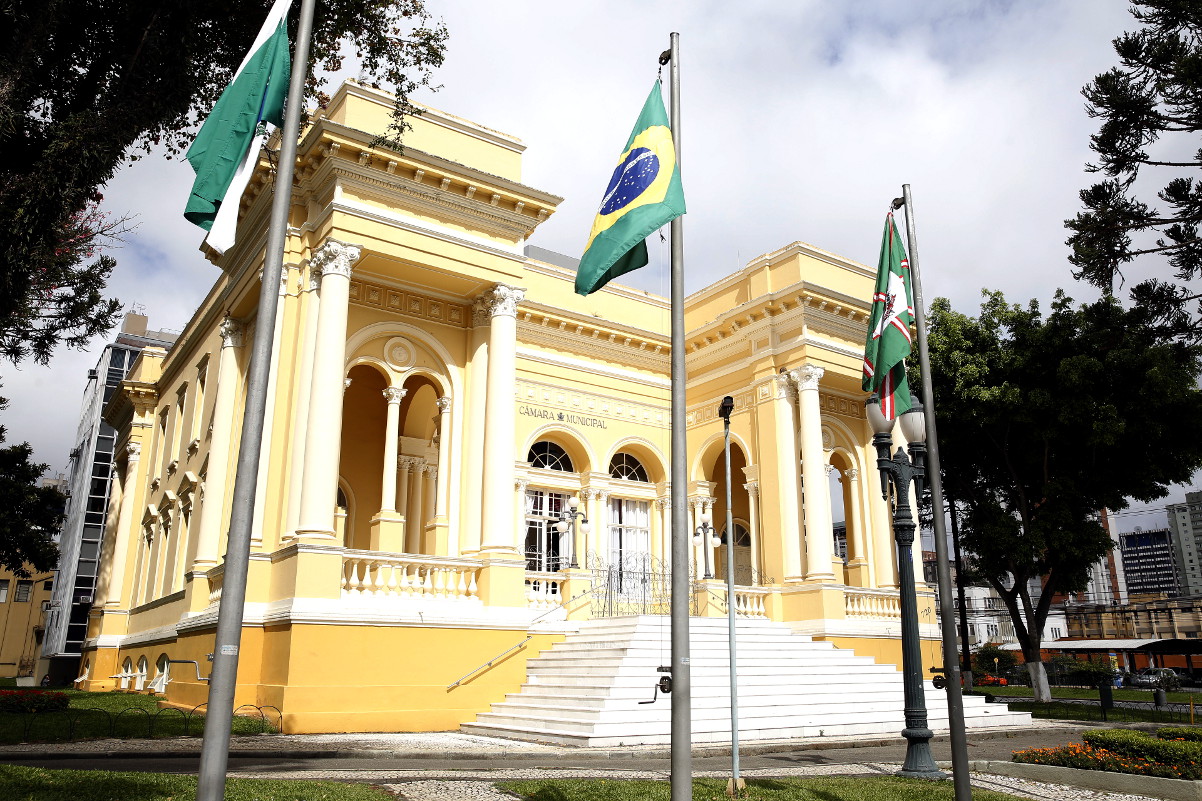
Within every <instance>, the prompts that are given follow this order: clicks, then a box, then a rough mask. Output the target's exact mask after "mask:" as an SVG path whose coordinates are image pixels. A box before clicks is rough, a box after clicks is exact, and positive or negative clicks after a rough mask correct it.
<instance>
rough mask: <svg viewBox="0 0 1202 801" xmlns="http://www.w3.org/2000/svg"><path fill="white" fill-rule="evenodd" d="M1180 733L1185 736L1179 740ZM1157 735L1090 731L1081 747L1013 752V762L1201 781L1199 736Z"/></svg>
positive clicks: (1170, 731) (1167, 731)
mask: <svg viewBox="0 0 1202 801" xmlns="http://www.w3.org/2000/svg"><path fill="white" fill-rule="evenodd" d="M1183 731H1184V732H1187V734H1186V736H1181V735H1182V732H1183ZM1157 734H1158V735H1160V736H1153V735H1151V734H1146V733H1144V732H1141V731H1133V730H1130V729H1102V730H1099V731H1091V732H1086V733H1085V734H1084V735H1083V736H1082V738H1081V739H1082V740H1084V742H1082V743H1069V744H1068V745H1062V746H1057V747H1055V748H1030V749H1027V750H1026V751H1015V752H1014V761H1015V762H1026V763H1029V764H1035V765H1057V766H1059V767H1064V768H1083V769H1086V770H1109V771H1114V772H1117V773H1134V774H1138V775H1141V776H1161V777H1164V778H1167V779H1202V741H1200V740H1202V733H1199V732H1198V731H1197V730H1194V729H1185V730H1182V729H1160V730H1158V731H1157ZM1166 735H1167V736H1166ZM1187 737H1188V739H1187Z"/></svg>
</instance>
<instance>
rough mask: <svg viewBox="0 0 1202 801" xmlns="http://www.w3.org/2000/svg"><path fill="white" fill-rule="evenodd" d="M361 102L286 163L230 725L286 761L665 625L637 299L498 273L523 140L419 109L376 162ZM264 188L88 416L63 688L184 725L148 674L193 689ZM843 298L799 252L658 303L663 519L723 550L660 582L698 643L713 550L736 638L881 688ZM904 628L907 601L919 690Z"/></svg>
mask: <svg viewBox="0 0 1202 801" xmlns="http://www.w3.org/2000/svg"><path fill="white" fill-rule="evenodd" d="M391 104H392V99H391V97H389V96H388V95H386V94H385V93H383V92H380V91H378V90H374V89H371V88H367V87H364V86H360V85H358V84H355V83H353V82H352V83H347V84H344V85H343V86H342V87H340V88H339V90H338V91H337V92H336V93H335V95H334V97H333V98H332V100H331V102H330V104H329V106H328V108H327V109H326V110H325V111H324V112H323V113H322V114H321V115H319V116H318V117H317V118H316V119H315V120H314V121H313V124H312V125H311V126H310V128H309V129H308V131H307V132H306V134H305V136H304V137H303V140H302V142H301V147H300V152H299V159H300V162H299V165H300V166H299V167H298V184H297V189H296V191H295V193H294V196H293V198H294V203H293V206H292V210H291V214H292V219H291V220H290V232H289V235H288V237H287V241H286V248H285V266H286V270H285V275H284V276H283V278H282V281H281V284H280V287H279V294H278V301H277V314H276V322H275V326H274V329H273V331H272V332H271V336H272V338H273V341H274V347H273V353H272V364H271V376H272V378H271V382H270V385H269V387H268V410H267V419H266V421H265V424H264V427H263V430H262V437H263V445H262V450H261V460H260V472H259V475H258V476H256V477H255V481H256V485H257V487H258V492H257V496H256V506H255V509H254V516H253V525H252V543H251V555H250V569H249V577H248V588H247V599H246V607H245V610H244V612H245V621H246V622H245V626H244V628H243V635H242V646H241V655H240V661H239V686H238V696H237V697H238V703H240V704H241V703H253V704H259V705H267V704H270V705H272V706H275V707H278V708H279V709H281V710H283V715H284V725H285V728H286V729H287V730H289V731H356V730H358V731H370V730H398V729H399V730H405V729H411V730H440V729H447V728H454V727H455V726H457V725H458V724H460V723H462V722H464V721H467V720H471V719H472V718H473V717H474V716H475V714H476V713H478V712H480V711H483V710H484V709H486V708H487V707H488V705H489V704H490V703H491V702H493V701H496V700H499V699H500V698H502V697H503V695H504V694H505V693H506V692H512V691H514V690H516V689H517V687H518V686H519V685H520V683H521V681H522V680H523V679H524V676H525V663H526V660H527V659H528V658H529V657H530V656H532V655H535V654H537V653H538V652H539V651H540V650H542V649H544V648H546V647H547V646H549V645H550V644H552V643H553V642H555V641H557V640H559V639H562V637H564V636H565V634H567V633H568V632H571V631H572V630H574V629H575V628H576V627H577V626H578V625H579V622H580V621H581V620H585V619H588V618H590V617H598V616H609V615H627V614H634V613H650V614H665V613H666V612H667V611H668V606H667V600H668V595H667V576H668V575H669V570H670V567H671V565H670V560H671V551H672V549H671V547H670V528H671V515H672V510H671V509H670V504H669V498H670V487H669V484H668V478H669V476H668V454H669V452H670V432H669V396H670V386H671V382H670V376H669V349H670V342H669V329H670V314H669V304H668V302H667V300H666V299H664V298H660V297H657V296H655V295H652V294H650V293H647V292H643V291H640V290H634V289H631V288H628V287H625V286H622V285H620V284H616V283H615V284H611V285H609V286H607V287H606V288H605V289H604V290H602V291H600V292H597V293H595V294H594V295H591V296H589V297H587V298H581V297H579V296H577V295H575V294H574V292H573V280H574V277H575V270H574V262H573V261H572V260H571V259H568V258H566V257H561V256H555V255H554V254H548V253H546V252H545V251H539V250H537V249H534V248H530V247H529V246H528V245H527V239H528V238H529V237H530V236H531V235H532V234H533V232H534V231H535V230H536V228H537V227H538V225H539V223H540V222H542V221H543V220H544V219H546V218H547V217H548V216H550V215H551V214H552V213H554V211H555V208H556V206H557V205H558V203H559V202H560V201H561V198H559V197H556V196H555V195H552V194H550V193H547V192H544V191H542V190H538V189H535V188H533V187H529V186H526V185H524V184H522V183H521V172H520V166H521V156H522V153H523V151H524V146H523V145H522V144H521V143H520V141H518V140H517V139H515V138H513V137H510V136H508V135H505V134H501V133H498V132H496V131H492V130H489V129H487V128H484V127H482V126H479V125H476V124H475V123H471V122H469V121H466V120H462V119H459V118H456V117H453V116H451V115H448V114H445V113H443V112H440V111H438V110H435V109H428V110H426V112H425V113H424V114H423V115H422V116H420V117H416V118H414V119H413V126H414V128H413V131H412V132H411V133H410V134H407V135H406V145H405V149H404V152H403V153H399V152H394V151H389V150H384V149H381V148H379V147H378V146H376V131H377V128H378V126H379V125H380V124H382V121H383V120H384V119H385V118H386V115H387V111H388V109H389V108H391ZM262 166H263V168H264V171H265V173H264V175H266V170H267V166H268V165H267V164H266V162H264V164H263V165H262ZM268 184H269V181H268V180H267V179H266V177H263V178H261V179H259V180H256V181H254V182H252V186H251V188H250V189H249V190H248V193H247V195H246V197H244V199H243V207H242V216H241V221H240V232H241V233H240V238H239V242H238V244H237V245H235V246H234V247H233V248H232V249H230V250H229V251H227V252H226V254H225V255H224V256H222V257H221V258H215V259H214V264H215V265H216V267H217V269H218V270H219V277H218V279H217V281H216V283H215V284H214V286H213V288H212V290H211V291H210V293H209V295H208V297H207V298H206V299H205V301H204V302H203V304H202V305H201V307H200V308H199V309H198V310H197V312H196V314H195V315H194V317H193V318H192V320H191V321H190V322H189V324H188V326H187V328H186V329H185V330H184V332H183V334H182V335H181V336H180V338H179V339H178V341H177V342H176V343H175V344H174V346H173V347H172V349H171V352H170V353H167V352H165V351H164V350H162V349H160V348H154V347H149V348H146V349H144V350H143V351H142V354H141V357H140V359H139V360H138V362H137V363H136V364H135V366H134V368H133V369H132V370H131V372H130V374H129V376H128V377H127V378H126V379H125V380H124V381H123V382H122V383H121V387H120V390H119V391H118V392H117V393H116V394H115V395H114V396H113V398H112V399H111V400H110V401H109V403H108V405H107V407H106V409H105V418H106V420H108V422H109V423H110V424H111V425H112V426H113V427H114V429H115V430H116V432H117V437H116V443H115V446H116V450H115V454H116V458H115V481H114V487H113V490H112V500H111V501H110V510H111V513H110V515H109V525H108V527H107V528H106V533H105V540H104V547H103V551H102V553H103V558H102V567H101V572H100V578H99V582H98V587H97V591H96V598H95V603H94V605H93V607H92V610H91V617H90V622H89V631H88V640H87V642H86V643H85V646H84V662H83V665H82V666H81V671H82V673H83V674H85V675H86V676H87V678H86V680H85V681H84V682H82V684H83V685H84V686H85V687H87V688H89V689H107V688H112V687H116V686H120V685H121V683H122V682H125V683H126V684H129V683H131V682H132V688H133V689H137V688H138V687H142V688H143V689H149V688H150V687H152V686H154V687H156V688H163V691H164V694H165V696H166V699H167V700H168V702H169V703H173V704H178V705H180V706H189V707H190V706H193V705H195V704H197V703H201V702H202V701H204V700H205V693H206V689H207V688H206V686H205V685H204V684H203V683H201V682H197V681H196V680H195V677H194V676H193V675H189V674H191V669H190V667H189V666H187V665H185V666H184V668H185V670H187V673H180V672H179V671H174V672H173V671H172V670H171V663H170V662H169V660H195V661H196V662H198V663H199V664H200V665H201V667H202V670H204V671H205V672H206V674H207V668H208V662H207V659H206V655H207V654H208V653H210V652H211V651H212V650H213V633H214V627H215V621H216V611H217V606H218V603H219V601H220V598H221V591H222V584H223V569H224V568H223V564H222V561H221V556H222V554H223V553H224V548H225V544H224V538H225V535H226V531H227V528H228V525H229V522H228V521H229V518H230V499H231V495H232V491H233V485H234V481H235V479H236V476H235V467H236V464H235V462H236V456H237V451H238V443H239V437H240V432H241V409H242V406H243V400H244V399H243V395H244V392H245V380H246V368H247V355H248V350H249V343H250V342H251V341H252V340H253V337H254V333H255V328H256V319H255V309H256V308H257V299H258V293H259V270H260V267H261V265H262V248H263V237H264V226H265V225H266V219H267V214H268V206H269V203H270V194H271V193H270V192H269V191H264V187H265V186H267V185H268ZM874 274H875V270H873V269H871V268H868V267H866V266H864V265H860V264H857V263H855V262H852V261H849V260H847V259H844V258H842V257H839V256H837V255H835V254H832V253H828V252H825V251H822V250H820V249H818V248H815V247H813V246H810V245H807V244H804V243H800V242H798V243H793V244H791V245H788V246H786V247H783V248H781V249H779V250H777V251H774V252H772V253H767V254H764V255H763V256H760V257H757V258H756V259H754V260H752V261H751V262H750V263H749V264H748V265H746V266H745V267H744V268H742V269H741V270H739V271H738V272H736V273H734V274H733V275H731V276H729V277H727V278H724V279H722V280H721V281H719V282H717V283H715V284H713V285H711V286H709V287H706V288H705V289H702V290H700V291H698V292H696V293H694V294H693V295H691V296H689V298H688V299H687V300H686V303H685V326H686V329H687V331H688V337H687V343H686V349H687V353H686V362H687V364H688V371H689V377H688V383H687V403H688V408H687V410H686V428H687V431H686V434H687V441H688V465H687V474H688V486H687V487H686V488H685V489H686V491H687V498H688V506H687V509H686V510H684V511H685V513H686V514H687V515H688V518H689V520H688V528H689V530H690V531H692V530H695V529H696V528H697V527H698V526H699V525H700V523H701V522H702V520H703V519H709V518H712V519H713V520H714V521H717V522H716V523H715V524H714V525H715V526H716V527H717V529H718V533H719V535H720V536H719V537H718V541H717V543H716V544H715V542H714V538H712V537H699V538H697V541H696V542H695V543H693V544H692V545H691V546H690V564H689V565H688V566H687V567H688V569H689V571H690V572H691V573H692V575H693V598H692V611H693V613H694V614H696V615H709V616H725V614H726V607H725V603H726V599H725V582H724V581H723V577H724V576H725V562H726V559H725V557H726V550H725V549H726V548H727V547H728V544H729V547H731V548H733V549H734V550H733V556H734V557H735V565H736V567H735V571H736V575H735V579H736V585H737V586H736V591H735V597H734V599H733V603H734V604H735V607H736V611H737V613H738V614H739V615H741V616H745V617H750V618H760V619H773V620H778V621H785V622H787V623H788V624H789V625H790V626H792V627H793V628H794V629H795V630H797V631H799V632H802V633H805V634H809V635H811V636H813V637H814V638H816V639H821V640H827V641H830V642H833V643H836V644H838V645H841V646H846V647H850V648H853V649H855V650H856V651H857V652H858V653H862V654H865V655H870V656H873V657H876V658H878V659H880V660H882V661H884V662H887V663H890V664H895V665H897V664H900V646H899V641H898V636H899V630H900V616H899V604H898V585H897V566H896V549H895V546H894V542H893V538H892V536H891V534H890V528H889V519H888V514H889V513H888V510H887V508H886V506H885V504H884V502H883V501H882V500H881V497H882V495H881V487H880V477H879V474H878V471H877V470H875V469H873V468H874V465H875V459H876V456H875V453H874V452H873V451H872V448H871V445H870V441H871V434H870V431H869V429H868V426H867V423H866V420H865V415H864V401H865V395H864V393H863V392H862V390H861V389H860V373H861V363H862V348H863V341H864V338H865V334H866V328H867V320H868V314H867V313H868V302H869V299H870V297H871V294H872V286H873V279H874ZM725 395H730V396H732V397H733V398H734V400H735V411H734V414H733V415H732V417H731V442H732V448H731V451H732V452H731V470H730V475H729V476H728V475H726V470H725V463H724V460H723V435H722V422H721V420H720V419H719V418H718V416H717V414H716V410H717V407H718V404H719V402H720V401H721V399H722V398H723V396H725ZM898 444H901V443H900V441H899V443H898ZM828 476H834V477H836V479H837V483H836V484H834V487H835V493H837V494H838V495H839V496H841V500H842V505H843V509H844V516H845V519H846V524H845V525H846V533H845V541H846V554H845V556H841V555H840V554H839V553H837V552H836V546H835V538H834V522H833V521H834V512H833V509H834V506H835V504H834V503H833V498H832V492H831V487H832V483H831V480H830V479H829V478H828ZM803 482H804V487H805V488H806V489H805V490H804V491H803ZM728 485H729V488H730V496H731V509H730V512H731V516H732V517H733V520H734V531H733V532H732V534H731V536H727V532H725V531H724V529H725V520H726V513H727V509H726V505H725V504H726V501H725V498H726V495H727V487H728ZM810 488H813V489H810ZM573 504H574V505H575V511H574V516H570V515H568V514H567V512H570V511H571V510H572V508H573ZM586 521H587V522H586ZM914 561H915V565H916V569H917V568H918V567H920V566H921V556H920V554H919V553H915V555H914ZM919 575H921V573H920V572H919ZM932 597H933V596H932V593H931V591H930V590H929V588H927V587H926V586H925V585H920V587H919V604H920V627H921V632H922V636H923V642H924V652H925V654H926V658H927V660H928V661H929V662H930V663H931V664H936V661H935V660H937V658H938V657H937V653H938V630H937V628H936V626H935V622H934V613H933V610H932V604H931V601H932ZM501 655H505V658H503V659H497V657H499V656H501ZM490 662H491V664H490ZM176 667H178V665H177V666H176Z"/></svg>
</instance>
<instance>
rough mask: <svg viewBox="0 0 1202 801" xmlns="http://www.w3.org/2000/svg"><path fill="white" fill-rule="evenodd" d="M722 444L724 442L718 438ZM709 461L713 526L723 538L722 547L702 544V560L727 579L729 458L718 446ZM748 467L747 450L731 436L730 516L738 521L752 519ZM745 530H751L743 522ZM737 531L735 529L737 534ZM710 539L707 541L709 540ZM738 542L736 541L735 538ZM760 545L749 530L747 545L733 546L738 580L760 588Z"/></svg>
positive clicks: (718, 575) (714, 572) (716, 574)
mask: <svg viewBox="0 0 1202 801" xmlns="http://www.w3.org/2000/svg"><path fill="white" fill-rule="evenodd" d="M719 443H721V439H719ZM710 458H711V459H712V461H711V462H710V466H709V470H708V471H707V473H706V476H707V479H706V480H708V481H711V482H713V484H714V506H713V511H712V513H713V524H712V525H713V526H714V528H715V529H716V530H717V536H718V537H719V538H720V539H721V543H722V544H721V545H720V546H718V547H714V546H713V543H712V540H711V541H708V542H703V543H702V545H703V547H704V548H705V549H706V550H705V553H704V554H703V557H704V558H706V559H708V561H709V567H710V570H709V571H708V572H709V573H710V574H711V575H713V576H714V577H715V578H720V579H725V578H726V575H727V570H728V567H727V566H728V558H727V548H728V547H729V545H730V540H731V537H730V536H729V535H728V532H727V531H726V517H727V514H726V513H727V506H726V496H727V481H728V477H727V474H726V456H725V453H724V448H722V447H719V448H718V449H717V452H716V453H713V452H712V449H711V454H710ZM745 467H747V454H746V451H745V450H744V449H743V448H742V447H741V446H740V445H739V444H737V443H735V441H734V437H733V436H732V437H731V443H730V476H731V478H730V479H729V483H730V511H731V517H732V518H733V519H734V520H735V521H739V520H742V521H747V520H749V519H750V518H751V495H750V493H749V492H748V491H747V489H746V488H745V487H744V486H743V485H744V481H743V476H744V473H743V469H744V468H745ZM744 528H745V530H746V529H747V528H748V527H747V525H746V523H744ZM737 531H738V529H737V528H736V534H737ZM707 539H708V538H707ZM736 539H737V538H736ZM759 551H760V548H759V542H758V534H757V533H756V532H750V531H748V536H747V538H746V545H740V544H739V543H738V542H737V541H736V542H735V545H734V551H733V556H734V565H735V574H734V575H735V579H736V581H737V580H738V579H740V578H741V577H743V578H746V579H747V581H746V583H747V584H752V585H758V584H760V583H761V576H760V566H759V564H758V562H759V558H758V557H759Z"/></svg>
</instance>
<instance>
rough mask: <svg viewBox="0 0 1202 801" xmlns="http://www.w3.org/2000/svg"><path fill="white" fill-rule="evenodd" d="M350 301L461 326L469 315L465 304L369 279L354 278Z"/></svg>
mask: <svg viewBox="0 0 1202 801" xmlns="http://www.w3.org/2000/svg"><path fill="white" fill-rule="evenodd" d="M350 302H351V303H355V304H357V305H359V306H370V307H372V308H376V309H385V310H387V311H391V312H396V313H397V314H402V315H405V316H406V317H417V318H419V319H422V320H429V321H430V322H435V323H443V324H445V325H453V326H458V327H461V328H462V327H464V326H465V324H466V321H467V319H468V311H467V306H466V305H465V304H460V303H449V302H447V301H445V300H442V299H441V298H432V297H429V296H427V295H422V294H419V293H417V292H412V291H410V290H405V289H396V288H394V287H389V286H384V285H383V284H374V283H370V282H367V281H351V287H350Z"/></svg>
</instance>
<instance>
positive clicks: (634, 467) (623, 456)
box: [609, 452, 651, 481]
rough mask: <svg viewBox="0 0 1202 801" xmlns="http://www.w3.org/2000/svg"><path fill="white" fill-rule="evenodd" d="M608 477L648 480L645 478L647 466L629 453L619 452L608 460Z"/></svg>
mask: <svg viewBox="0 0 1202 801" xmlns="http://www.w3.org/2000/svg"><path fill="white" fill-rule="evenodd" d="M609 475H610V478H624V479H626V480H627V481H650V480H651V479H649V478H647V468H645V467H643V463H642V462H640V461H639V460H638V459H636V458H634V457H633V456H631V455H630V454H629V453H624V452H619V453H615V454H614V458H612V459H610V460H609Z"/></svg>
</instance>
